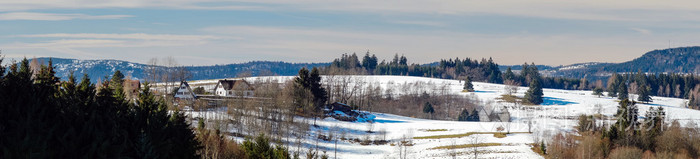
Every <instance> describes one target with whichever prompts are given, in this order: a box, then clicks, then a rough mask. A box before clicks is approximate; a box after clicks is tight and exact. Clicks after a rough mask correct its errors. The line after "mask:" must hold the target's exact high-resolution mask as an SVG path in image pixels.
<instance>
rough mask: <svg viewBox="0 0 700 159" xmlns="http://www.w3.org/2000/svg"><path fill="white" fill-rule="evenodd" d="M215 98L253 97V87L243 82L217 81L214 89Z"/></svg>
mask: <svg viewBox="0 0 700 159" xmlns="http://www.w3.org/2000/svg"><path fill="white" fill-rule="evenodd" d="M214 88H215V89H214V90H215V91H214V93H215V94H216V96H222V97H253V96H254V93H253V90H254V89H253V87H252V86H250V84H249V83H248V82H246V81H245V80H226V79H224V80H219V82H218V83H216V87H214Z"/></svg>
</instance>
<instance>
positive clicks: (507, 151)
mask: <svg viewBox="0 0 700 159" xmlns="http://www.w3.org/2000/svg"><path fill="white" fill-rule="evenodd" d="M352 77H353V78H357V79H360V81H365V82H369V83H374V84H377V85H380V86H381V87H383V88H384V89H387V88H392V87H397V86H399V85H402V84H407V83H408V84H410V83H418V82H424V83H433V84H436V85H438V86H440V87H441V88H433V91H448V92H449V93H452V94H460V95H465V96H476V97H478V99H479V100H482V101H484V102H483V103H490V104H491V105H492V106H493V107H498V108H501V107H506V108H508V110H509V112H511V115H512V119H513V122H512V123H511V124H510V129H511V130H510V131H511V132H527V131H528V124H527V123H528V121H530V120H532V122H533V127H532V131H533V132H534V133H514V134H509V135H508V136H507V137H505V138H495V137H494V136H493V135H492V134H476V135H477V136H478V137H479V138H482V139H483V141H482V142H483V143H502V144H503V145H502V146H490V147H482V148H479V149H480V150H482V151H485V152H489V154H485V155H481V157H487V158H488V157H496V158H541V157H540V156H539V155H538V154H536V153H534V152H532V151H531V150H530V146H529V145H528V144H529V143H532V142H533V139H534V138H538V137H539V138H543V139H546V138H548V136H550V135H554V134H556V133H559V132H575V129H574V126H576V117H577V116H578V115H580V114H588V115H592V114H595V113H598V112H600V113H601V114H603V115H606V116H610V117H612V116H613V115H614V113H615V112H616V110H617V101H616V99H613V98H609V97H597V96H594V95H591V94H592V92H591V91H572V90H558V89H544V97H545V99H544V103H543V104H542V105H541V106H513V104H511V103H506V102H502V101H498V100H497V99H496V98H498V97H500V96H501V95H502V94H503V93H504V85H500V84H490V83H480V82H474V83H473V84H474V88H475V90H476V92H470V93H464V92H461V90H462V85H463V84H462V83H460V81H457V80H445V79H433V78H422V77H407V76H352ZM292 78H293V77H292V76H273V77H250V78H247V79H246V80H248V81H256V80H258V79H276V80H278V81H280V82H282V81H285V80H289V79H292ZM216 81H217V80H202V81H193V82H191V83H192V84H191V85H202V86H207V85H211V84H212V83H213V84H215V82H216ZM445 88H446V90H444V89H445ZM526 90H527V88H526V87H520V88H519V90H518V93H516V94H515V95H516V96H520V97H522V96H524V92H525V91H526ZM631 97H636V96H634V95H631ZM652 98H653V101H654V102H652V103H650V104H639V114H640V116H643V115H644V114H645V113H646V111H647V110H648V109H649V107H651V106H654V107H658V106H661V107H664V109H665V110H666V114H667V119H668V120H669V121H670V120H679V121H680V122H681V124H683V125H685V123H687V122H689V121H695V122H696V123H697V122H698V118H697V117H696V116H700V111H698V110H692V109H687V108H684V107H683V104H684V103H685V102H686V100H683V99H677V98H665V97H652ZM489 101H491V102H489ZM596 105H599V107H597V106H596ZM209 113H222V112H209ZM191 115H192V116H201V115H202V113H201V112H199V113H197V112H193V113H191ZM375 116H376V119H375V121H376V124H374V130H375V131H378V130H381V129H386V130H387V139H389V140H392V141H397V140H398V139H400V138H401V137H402V136H404V135H407V136H413V137H421V136H432V135H450V134H463V133H468V132H496V128H497V127H499V126H504V127H507V126H508V124H507V123H504V122H458V121H437V120H425V119H416V118H410V117H403V116H397V115H391V114H375ZM607 122H614V121H607ZM318 123H319V125H320V127H319V128H313V127H312V130H311V131H310V133H312V134H311V136H315V133H316V132H317V131H318V130H320V131H321V132H323V133H325V132H326V131H328V130H329V128H330V127H334V126H337V127H341V128H342V129H343V130H345V131H346V132H348V133H347V135H348V137H349V138H360V139H362V138H364V137H365V136H367V135H369V136H371V138H378V137H379V135H377V134H376V133H374V134H367V133H366V132H365V131H366V130H367V129H368V126H367V125H368V123H362V122H342V121H336V120H334V119H332V118H327V119H324V120H320V121H318ZM609 124H612V123H609ZM428 129H446V131H426V130H428ZM314 139H315V138H314V137H309V138H308V139H307V141H305V142H306V143H307V144H308V145H313V144H315V141H316V140H314ZM239 140H241V139H239ZM468 140H469V138H468V137H460V138H443V139H415V140H414V142H415V143H416V144H415V145H414V146H411V147H410V151H411V152H412V153H411V155H410V156H411V157H409V158H449V156H447V154H448V150H435V149H431V148H434V147H438V146H448V145H452V144H457V145H460V144H467V143H468ZM319 146H320V147H322V148H326V149H327V151H328V154H329V155H330V156H331V157H333V144H332V143H324V142H319ZM466 151H468V149H458V152H462V153H466ZM303 152H306V151H303ZM466 155H467V154H462V155H461V156H460V157H459V158H468V156H466ZM397 156H398V149H397V147H396V146H391V145H389V144H387V145H380V146H377V145H371V146H362V145H360V144H358V143H350V142H339V143H338V157H339V158H398V157H397Z"/></svg>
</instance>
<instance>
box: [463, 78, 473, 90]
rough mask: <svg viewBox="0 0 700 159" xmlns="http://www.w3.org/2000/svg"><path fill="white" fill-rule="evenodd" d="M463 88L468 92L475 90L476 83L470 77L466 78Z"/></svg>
mask: <svg viewBox="0 0 700 159" xmlns="http://www.w3.org/2000/svg"><path fill="white" fill-rule="evenodd" d="M462 89H463V90H464V91H467V92H474V85H473V84H472V80H471V79H470V78H469V77H467V78H465V79H464V87H463V88H462Z"/></svg>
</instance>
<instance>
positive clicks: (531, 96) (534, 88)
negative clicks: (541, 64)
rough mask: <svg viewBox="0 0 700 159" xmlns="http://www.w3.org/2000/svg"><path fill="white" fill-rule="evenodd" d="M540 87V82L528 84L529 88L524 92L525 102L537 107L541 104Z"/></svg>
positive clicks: (535, 80)
mask: <svg viewBox="0 0 700 159" xmlns="http://www.w3.org/2000/svg"><path fill="white" fill-rule="evenodd" d="M542 95H544V94H543V93H542V86H541V85H540V80H537V79H534V80H532V81H531V82H530V88H529V89H528V90H527V92H525V100H526V101H527V102H529V103H530V104H534V105H539V104H542V102H543V100H542Z"/></svg>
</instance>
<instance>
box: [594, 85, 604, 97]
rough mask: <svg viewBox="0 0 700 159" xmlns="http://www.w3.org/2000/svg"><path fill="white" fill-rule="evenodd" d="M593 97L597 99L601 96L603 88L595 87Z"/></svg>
mask: <svg viewBox="0 0 700 159" xmlns="http://www.w3.org/2000/svg"><path fill="white" fill-rule="evenodd" d="M593 95H597V96H598V97H600V96H603V88H600V87H595V88H594V89H593Z"/></svg>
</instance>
